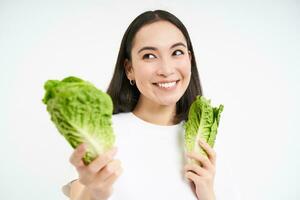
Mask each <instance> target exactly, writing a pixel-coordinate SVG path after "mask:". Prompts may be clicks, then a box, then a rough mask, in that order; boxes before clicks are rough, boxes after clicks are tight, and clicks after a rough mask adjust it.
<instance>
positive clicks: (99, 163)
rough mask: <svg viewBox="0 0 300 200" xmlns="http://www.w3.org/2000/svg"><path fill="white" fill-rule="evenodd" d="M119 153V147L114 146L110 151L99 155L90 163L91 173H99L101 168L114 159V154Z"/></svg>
mask: <svg viewBox="0 0 300 200" xmlns="http://www.w3.org/2000/svg"><path fill="white" fill-rule="evenodd" d="M116 153H117V148H116V147H114V148H112V149H111V150H109V151H108V152H106V153H104V154H102V155H99V156H98V157H97V158H96V159H95V160H93V161H92V162H91V163H90V164H89V165H88V170H89V171H90V172H91V173H97V172H98V171H99V170H101V169H102V168H103V167H104V166H105V165H106V164H107V163H108V162H109V161H111V160H112V158H113V156H114V155H115V154H116Z"/></svg>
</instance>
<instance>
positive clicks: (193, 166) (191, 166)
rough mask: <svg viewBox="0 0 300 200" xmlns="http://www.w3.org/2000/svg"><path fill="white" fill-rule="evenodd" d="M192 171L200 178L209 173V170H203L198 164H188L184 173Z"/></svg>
mask: <svg viewBox="0 0 300 200" xmlns="http://www.w3.org/2000/svg"><path fill="white" fill-rule="evenodd" d="M188 171H192V172H194V173H196V174H197V175H199V176H204V175H205V174H206V173H207V170H205V169H203V168H202V167H200V166H199V165H197V164H194V163H193V164H187V165H185V167H184V172H188Z"/></svg>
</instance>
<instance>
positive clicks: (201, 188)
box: [184, 140, 216, 200]
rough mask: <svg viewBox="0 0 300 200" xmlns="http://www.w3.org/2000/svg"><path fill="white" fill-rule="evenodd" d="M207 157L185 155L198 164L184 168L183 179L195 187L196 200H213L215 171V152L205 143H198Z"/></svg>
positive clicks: (191, 153)
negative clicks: (189, 181) (186, 179)
mask: <svg viewBox="0 0 300 200" xmlns="http://www.w3.org/2000/svg"><path fill="white" fill-rule="evenodd" d="M199 144H200V145H201V147H202V148H203V149H204V150H205V152H206V153H207V155H208V157H206V156H204V155H201V154H199V153H195V152H190V153H187V154H186V155H187V156H188V157H189V158H191V159H194V160H196V161H197V162H199V163H200V165H199V164H196V163H189V164H186V165H185V167H184V173H185V177H186V178H188V179H189V180H191V181H192V182H193V183H194V185H195V193H196V195H197V197H198V200H215V199H216V198H215V193H214V177H215V169H216V152H215V151H214V150H213V148H211V147H210V146H209V144H207V143H206V142H205V141H203V140H202V141H199Z"/></svg>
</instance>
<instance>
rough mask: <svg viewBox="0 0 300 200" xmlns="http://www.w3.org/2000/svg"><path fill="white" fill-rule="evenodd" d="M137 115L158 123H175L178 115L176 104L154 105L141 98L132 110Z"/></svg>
mask: <svg viewBox="0 0 300 200" xmlns="http://www.w3.org/2000/svg"><path fill="white" fill-rule="evenodd" d="M132 112H133V114H135V115H136V116H137V117H139V118H141V119H142V120H144V121H147V122H149V123H152V124H157V125H174V124H175V121H174V118H175V115H176V104H174V105H157V104H155V105H153V103H152V104H151V103H149V102H145V101H142V100H141V99H139V101H138V103H137V105H136V107H135V108H134V110H133V111H132Z"/></svg>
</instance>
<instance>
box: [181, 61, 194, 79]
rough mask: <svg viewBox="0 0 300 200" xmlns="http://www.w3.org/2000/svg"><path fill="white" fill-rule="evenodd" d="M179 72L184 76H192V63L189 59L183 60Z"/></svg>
mask: <svg viewBox="0 0 300 200" xmlns="http://www.w3.org/2000/svg"><path fill="white" fill-rule="evenodd" d="M178 70H179V72H180V73H181V74H182V76H183V78H189V77H190V76H191V63H190V61H189V60H183V61H182V62H181V63H180V64H179V67H178Z"/></svg>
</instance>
